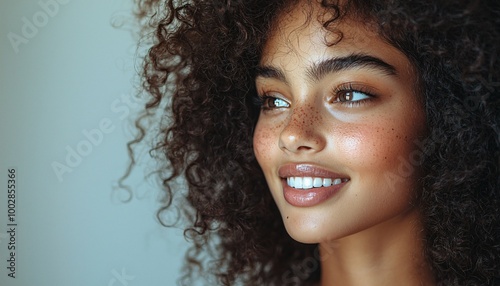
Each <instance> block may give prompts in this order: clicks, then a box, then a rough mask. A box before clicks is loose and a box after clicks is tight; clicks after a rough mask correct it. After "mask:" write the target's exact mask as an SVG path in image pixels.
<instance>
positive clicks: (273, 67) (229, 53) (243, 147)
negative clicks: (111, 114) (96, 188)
mask: <svg viewBox="0 0 500 286" xmlns="http://www.w3.org/2000/svg"><path fill="white" fill-rule="evenodd" d="M138 4H139V5H138V12H139V16H140V17H142V18H143V19H147V20H148V23H152V24H153V28H154V29H155V34H154V35H155V42H154V44H153V46H152V47H151V49H150V51H149V54H148V57H147V58H146V61H145V66H144V78H145V81H144V87H145V89H146V90H147V91H148V92H149V93H150V94H151V95H152V98H151V100H150V102H149V103H148V105H147V106H146V108H147V109H146V112H147V114H151V112H150V111H151V110H154V109H157V108H159V107H160V106H162V107H163V106H165V105H164V104H163V103H166V106H167V110H166V111H165V112H166V114H167V118H169V120H166V122H164V123H162V124H161V132H160V140H159V141H158V142H157V143H156V146H155V151H156V153H157V154H161V155H160V156H158V159H159V160H160V162H163V163H164V165H163V166H162V168H161V170H160V171H161V175H162V178H163V182H164V187H165V191H166V193H165V194H166V204H165V206H164V208H163V209H162V210H161V211H160V213H161V212H163V211H166V210H167V209H169V207H172V206H171V204H172V201H173V198H175V196H176V195H177V196H185V197H186V199H187V201H188V204H187V205H182V204H179V205H177V206H176V207H179V208H182V209H183V210H184V214H185V215H186V219H187V220H188V223H189V224H190V225H189V226H188V228H187V231H186V235H188V236H189V237H190V238H191V239H192V242H193V247H192V248H191V250H190V251H189V252H188V253H187V264H186V268H185V270H186V272H185V274H186V275H185V276H184V279H183V281H182V282H184V283H186V284H189V283H190V282H189V281H190V279H192V278H196V276H197V275H202V276H210V275H214V277H216V278H217V281H216V282H215V283H217V284H224V285H233V284H235V283H236V284H237V283H242V284H245V285H500V270H499V267H498V265H500V225H499V221H500V220H499V191H500V189H499V158H500V157H499V156H500V154H499V145H500V142H499V141H500V140H499V138H500V137H499V136H500V135H499V134H500V132H499V126H498V124H499V108H500V101H499V98H500V97H499V88H500V73H499V71H498V66H499V63H500V62H499V53H498V52H499V47H500V45H499V44H500V20H499V19H500V8H499V4H497V3H496V2H495V1H432V2H429V3H422V1H393V0H390V1H361V0H353V1H347V0H346V1H315V0H290V1H286V0H279V1H267V0H266V1H264V0H247V1H234V0H233V1H230V0H226V1H222V0H220V1H213V0H211V1H165V2H164V3H163V2H160V1H154V0H149V1H148V0H144V1H139V3H138ZM151 15H154V16H153V18H152V21H150V19H149V17H150V16H151ZM146 116H147V115H146ZM140 122H142V121H139V123H140ZM150 127H151V126H142V128H143V131H145V130H146V129H147V128H150ZM155 130H157V129H155ZM156 132H157V131H156ZM141 139H142V137H139V138H138V139H137V140H141ZM178 179H183V180H184V181H185V187H184V186H183V185H182V184H180V182H179V180H178ZM184 189H187V191H186V192H184V191H183V190H184ZM176 202H177V200H176ZM174 207H175V206H174Z"/></svg>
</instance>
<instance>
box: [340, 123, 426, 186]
mask: <svg viewBox="0 0 500 286" xmlns="http://www.w3.org/2000/svg"><path fill="white" fill-rule="evenodd" d="M375 123H376V122H372V124H366V125H358V126H355V127H350V128H345V129H343V130H342V131H341V132H339V136H338V137H337V138H338V141H337V144H336V145H337V147H338V150H337V153H338V154H341V156H342V157H343V158H342V160H343V161H344V162H346V165H347V167H348V168H350V169H352V170H351V171H354V172H363V173H364V175H368V174H372V175H373V176H380V175H383V174H384V172H386V173H388V172H392V173H396V174H398V173H400V171H399V170H398V169H399V168H400V166H401V164H403V163H405V162H406V161H408V157H409V156H410V153H411V152H412V151H413V150H414V149H415V144H414V143H413V142H414V140H415V139H416V138H417V136H418V134H419V132H418V130H419V128H418V127H416V126H409V124H405V123H397V122H394V121H385V120H384V121H379V122H378V124H375ZM399 175H402V174H399ZM406 175H408V174H406Z"/></svg>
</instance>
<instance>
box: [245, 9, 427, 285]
mask: <svg viewBox="0 0 500 286" xmlns="http://www.w3.org/2000/svg"><path fill="white" fill-rule="evenodd" d="M323 14H325V13H324V10H323V9H322V8H321V7H320V6H319V5H318V4H317V3H313V4H307V3H305V2H304V1H302V2H300V3H299V4H298V5H296V6H295V7H294V8H293V9H291V10H290V11H288V12H286V13H284V14H282V15H281V16H280V17H279V18H278V19H277V21H276V25H275V27H274V29H273V30H272V31H273V32H271V34H270V35H269V37H268V40H267V43H266V45H265V47H264V50H263V53H262V57H261V60H260V67H259V72H258V75H257V78H256V86H257V91H258V93H259V96H260V97H261V98H262V102H263V105H262V111H261V114H260V116H259V120H258V123H257V126H256V130H255V133H254V138H253V140H254V152H255V155H256V157H257V160H258V162H259V164H260V166H261V168H262V170H263V172H264V175H265V177H266V181H267V183H268V185H269V188H270V190H271V193H272V196H273V198H274V200H275V202H276V204H277V206H278V208H279V210H280V212H281V215H282V218H283V221H284V224H285V227H286V229H287V231H288V233H289V234H290V236H291V237H292V238H294V239H295V240H297V241H300V242H303V243H318V244H319V248H320V256H321V259H320V261H321V268H322V277H321V285H330V286H331V285H343V286H346V285H364V286H365V285H433V284H434V281H433V277H432V274H431V272H430V270H429V268H428V266H427V264H426V262H425V258H424V255H423V246H422V227H421V221H420V215H419V212H418V209H417V208H416V207H414V203H413V202H414V200H415V197H416V192H418V185H417V183H416V177H417V176H418V172H417V170H418V168H417V167H418V166H412V167H415V168H412V169H411V170H410V171H408V168H407V166H408V162H409V161H410V158H409V156H410V154H411V152H413V151H415V150H416V148H417V146H416V145H415V144H414V142H415V140H418V138H420V136H422V135H423V134H424V132H425V114H424V111H423V107H422V103H421V101H420V100H419V96H418V92H417V88H416V86H417V76H416V74H415V71H414V69H413V68H412V65H411V63H410V61H409V60H408V58H407V57H406V56H405V55H404V54H403V53H402V52H401V51H399V50H398V49H396V48H395V47H393V46H391V45H390V44H388V43H387V42H386V41H384V40H383V39H382V38H381V37H380V36H379V35H378V34H376V33H375V32H373V31H371V30H370V28H369V27H368V26H366V24H363V23H364V22H360V21H357V20H358V19H351V18H345V19H343V20H342V21H340V22H338V23H335V24H334V27H333V28H334V29H338V30H339V31H341V32H342V34H343V38H342V39H341V41H340V42H338V43H336V44H334V45H331V46H329V45H327V42H328V41H335V40H336V39H335V37H336V36H335V35H333V34H332V33H330V32H328V31H326V30H325V29H324V28H322V26H321V23H319V21H317V20H318V19H321V18H322V17H326V16H328V15H326V14H325V15H323ZM287 165H288V166H290V165H291V166H308V167H311V168H316V169H319V170H324V171H327V172H333V173H336V174H341V175H342V177H343V178H345V179H348V181H347V182H346V183H345V184H344V185H343V186H342V187H341V188H340V189H339V190H338V191H336V192H335V193H333V195H330V196H328V197H327V198H326V199H322V200H321V201H319V202H317V203H316V202H315V203H314V205H312V206H306V207H304V206H296V205H293V204H290V203H289V202H288V201H287V200H286V199H285V196H284V188H285V185H286V178H283V177H280V175H279V170H280V168H282V167H283V166H287ZM299 169H300V168H299Z"/></svg>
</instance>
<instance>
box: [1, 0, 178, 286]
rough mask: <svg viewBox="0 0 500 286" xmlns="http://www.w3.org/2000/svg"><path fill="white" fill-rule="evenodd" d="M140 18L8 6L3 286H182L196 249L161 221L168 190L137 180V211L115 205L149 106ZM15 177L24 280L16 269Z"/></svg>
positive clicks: (61, 4) (46, 4)
mask: <svg viewBox="0 0 500 286" xmlns="http://www.w3.org/2000/svg"><path fill="white" fill-rule="evenodd" d="M132 7H133V3H132V0H127V1H123V0H106V1H99V0H85V1H84V0H64V1H63V0H40V1H38V0H22V1H13V0H2V2H1V3H0V136H1V137H0V138H1V140H0V259H1V260H0V285H1V286H31V285H36V286H59V285H61V286H63V285H71V286H77V285H81V286H136V285H137V286H156V285H175V284H176V280H177V278H178V275H179V270H180V267H181V264H182V259H183V255H184V252H185V250H186V247H187V242H186V241H185V240H184V238H183V235H182V229H180V228H164V227H162V226H161V225H159V223H158V222H157V221H156V217H155V216H156V211H157V209H158V208H159V206H160V205H159V202H158V198H159V190H158V189H157V188H156V185H154V184H152V183H151V182H150V181H151V180H148V179H144V174H145V173H147V168H146V167H144V168H143V169H145V168H146V170H138V171H136V172H135V173H134V174H133V175H132V176H131V178H130V179H129V180H128V182H129V183H130V184H131V185H132V187H134V189H135V195H134V197H133V198H132V200H131V201H130V202H127V203H123V202H121V201H120V200H119V199H117V198H116V196H113V192H114V191H113V186H114V185H115V184H116V182H117V180H118V178H119V177H120V176H121V175H122V174H123V173H124V171H125V169H126V166H127V164H128V155H127V151H126V142H127V141H128V140H130V139H131V138H132V131H131V130H133V128H131V127H130V123H131V121H132V120H133V115H134V113H133V111H134V109H135V110H137V108H138V107H139V106H140V105H139V104H138V103H137V102H136V101H134V96H135V94H136V93H137V88H136V86H137V82H138V76H137V71H136V70H137V69H138V66H139V65H140V61H139V60H138V59H136V58H135V57H136V42H137V40H138V39H137V38H135V37H134V36H133V33H132V32H131V25H133V24H134V23H133V19H132V18H131V11H132ZM114 26H119V27H118V28H116V27H114ZM74 152H76V154H74ZM78 158H80V159H78ZM145 165H147V164H146V163H145ZM11 167H14V168H16V183H15V189H16V193H15V194H16V198H15V199H16V206H15V212H16V213H15V223H17V226H15V243H16V245H15V246H16V253H15V258H16V265H15V275H16V278H15V279H13V278H11V277H9V276H8V273H10V272H11V271H10V270H9V269H8V268H7V267H9V262H8V261H7V260H8V259H9V257H10V251H9V250H8V246H9V242H10V232H8V231H9V229H10V228H9V227H8V225H7V224H8V223H9V222H8V211H9V210H8V205H7V204H8V190H11V189H12V187H11V188H9V187H8V169H9V168H11ZM141 168H142V167H141ZM56 170H57V171H56ZM114 194H115V195H116V194H117V193H114ZM122 195H124V194H122ZM118 197H120V196H118Z"/></svg>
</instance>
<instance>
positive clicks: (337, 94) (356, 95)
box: [330, 83, 375, 107]
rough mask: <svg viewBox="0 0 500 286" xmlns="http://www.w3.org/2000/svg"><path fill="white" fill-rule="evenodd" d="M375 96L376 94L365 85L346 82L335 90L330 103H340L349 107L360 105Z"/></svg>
mask: <svg viewBox="0 0 500 286" xmlns="http://www.w3.org/2000/svg"><path fill="white" fill-rule="evenodd" d="M374 98H375V95H373V93H372V92H371V91H370V89H369V88H367V87H366V86H364V85H359V84H353V83H345V84H341V85H339V86H337V87H336V88H335V90H334V91H333V98H332V99H331V100H330V103H338V104H341V105H345V106H347V107H355V106H359V105H361V104H363V103H367V102H368V101H370V100H372V99H374Z"/></svg>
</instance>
